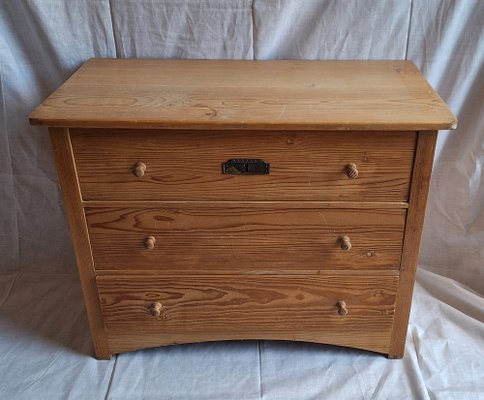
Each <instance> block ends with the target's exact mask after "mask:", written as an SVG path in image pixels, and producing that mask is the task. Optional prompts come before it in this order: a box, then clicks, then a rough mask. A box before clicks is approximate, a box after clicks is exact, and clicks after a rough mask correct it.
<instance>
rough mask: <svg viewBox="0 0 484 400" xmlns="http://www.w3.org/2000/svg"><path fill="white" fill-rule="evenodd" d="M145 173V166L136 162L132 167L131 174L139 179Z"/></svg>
mask: <svg viewBox="0 0 484 400" xmlns="http://www.w3.org/2000/svg"><path fill="white" fill-rule="evenodd" d="M145 172H146V164H145V163H142V162H141V161H138V162H137V163H136V164H135V165H134V167H133V174H135V175H136V176H137V177H138V178H141V177H142V176H143V175H144V174H145Z"/></svg>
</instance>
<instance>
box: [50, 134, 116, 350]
mask: <svg viewBox="0 0 484 400" xmlns="http://www.w3.org/2000/svg"><path fill="white" fill-rule="evenodd" d="M49 133H50V138H51V142H52V147H53V150H54V156H55V160H56V164H57V171H58V174H59V182H60V185H61V188H62V195H63V197H64V209H65V212H66V216H67V220H68V221H69V226H70V231H71V236H72V241H73V244H74V253H75V255H76V260H77V266H78V269H79V275H80V278H81V287H82V292H83V295H84V303H85V305H86V311H87V318H88V321H89V328H90V330H91V337H92V341H93V345H94V352H95V354H96V357H97V358H99V359H106V360H107V359H109V358H111V355H110V350H109V348H108V343H107V338H106V332H105V330H104V323H103V319H102V315H101V308H100V305H99V298H98V295H97V287H96V281H95V276H94V263H93V259H92V254H91V248H90V245H89V235H88V231H87V225H86V219H85V216H84V211H83V209H82V203H81V192H80V188H79V182H78V180H77V176H76V167H75V164H74V159H73V153H72V147H71V142H70V140H69V132H68V130H67V129H59V128H50V129H49Z"/></svg>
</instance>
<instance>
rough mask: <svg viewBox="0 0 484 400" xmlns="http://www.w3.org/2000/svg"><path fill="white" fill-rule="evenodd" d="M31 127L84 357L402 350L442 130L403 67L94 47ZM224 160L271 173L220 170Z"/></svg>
mask: <svg viewBox="0 0 484 400" xmlns="http://www.w3.org/2000/svg"><path fill="white" fill-rule="evenodd" d="M30 121H31V123H33V124H43V125H47V126H49V127H51V128H50V129H49V132H50V135H51V139H52V144H53V147H54V154H55V158H56V163H57V168H58V172H59V180H60V183H61V187H62V191H63V196H64V201H65V208H66V214H67V218H68V220H69V224H70V227H71V233H72V240H73V244H74V249H75V254H76V259H77V263H78V268H79V274H80V278H81V285H82V289H83V293H84V298H85V303H86V310H87V316H88V320H89V326H90V329H91V335H92V338H93V343H94V349H95V353H96V356H97V357H98V358H109V357H110V355H111V354H114V353H118V352H123V351H128V350H135V349H140V348H145V347H153V346H159V345H168V344H175V343H190V342H199V341H210V340H239V339H274V340H304V341H311V342H317V343H327V344H335V345H341V346H349V347H355V348H360V349H366V350H371V351H376V352H381V353H384V354H387V355H388V357H390V358H400V357H402V356H403V354H404V345H405V338H406V333H407V325H408V318H409V313H410V305H411V298H412V290H413V284H414V279H415V271H416V267H417V262H418V250H419V245H420V238H421V233H422V226H423V220H424V213H425V204H426V199H427V193H428V189H429V181H430V175H431V169H432V161H433V153H434V148H435V140H436V133H437V132H436V130H437V129H453V128H455V126H456V120H455V117H454V116H453V115H452V113H451V112H450V111H449V109H448V108H447V106H446V105H445V104H444V103H443V102H442V100H441V99H440V98H439V97H438V95H437V94H436V93H435V92H434V91H433V90H432V88H431V87H430V85H429V84H428V83H427V82H426V81H425V79H424V78H423V77H422V75H421V74H420V73H419V72H418V70H417V69H416V67H415V66H414V65H413V63H411V62H408V61H222V60H219V61H215V60H214V61H198V60H130V59H118V60H110V59H93V60H90V61H88V62H87V63H86V64H84V65H83V66H82V67H81V68H80V69H79V70H78V71H77V72H76V73H75V74H74V75H73V76H72V77H71V78H70V79H69V80H68V81H67V82H66V83H65V84H64V85H63V86H62V87H60V88H59V89H58V90H57V91H56V92H54V93H53V94H52V95H51V96H49V98H48V99H46V100H45V101H44V102H43V103H42V104H41V105H40V106H39V107H38V108H37V109H36V110H35V111H34V112H33V113H32V114H31V115H30ZM52 127H56V128H52ZM234 158H237V159H263V160H265V161H266V162H268V163H269V164H270V173H269V174H268V175H228V174H222V168H221V165H222V163H223V162H225V161H227V160H229V159H234Z"/></svg>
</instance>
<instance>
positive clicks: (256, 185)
mask: <svg viewBox="0 0 484 400" xmlns="http://www.w3.org/2000/svg"><path fill="white" fill-rule="evenodd" d="M415 140H416V133H415V132H367V133H366V134H364V135H363V134H361V133H358V132H345V133H342V132H325V133H324V134H320V133H318V132H262V131H256V132H200V131H138V132H137V133H136V134H135V133H133V132H131V131H129V130H124V131H122V130H118V131H110V130H88V131H86V130H73V134H72V143H73V147H74V152H75V157H76V163H77V168H78V173H79V180H80V182H81V188H82V195H83V199H84V200H117V199H123V200H125V201H127V200H217V201H220V200H231V201H241V200H250V201H252V200H321V201H325V200H328V201H330V200H331V201H343V200H344V201H403V202H405V201H406V200H407V197H408V187H409V182H410V176H411V166H412V162H413V156H414V151H415ZM232 158H260V159H263V160H265V161H267V162H269V163H270V174H269V175H249V176H248V175H224V174H222V171H221V164H222V163H223V162H225V161H227V160H229V159H232ZM139 161H142V162H143V163H144V164H145V165H146V171H145V173H144V175H143V176H142V177H137V176H136V175H135V174H134V173H133V167H134V165H136V163H137V162H139ZM349 163H355V164H356V165H357V166H358V178H356V179H349V178H348V177H347V173H346V166H347V164H349Z"/></svg>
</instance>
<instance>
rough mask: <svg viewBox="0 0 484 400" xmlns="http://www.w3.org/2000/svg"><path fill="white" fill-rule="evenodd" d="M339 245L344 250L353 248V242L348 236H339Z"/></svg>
mask: <svg viewBox="0 0 484 400" xmlns="http://www.w3.org/2000/svg"><path fill="white" fill-rule="evenodd" d="M339 245H340V247H341V250H343V251H350V250H351V242H350V238H349V237H348V236H341V237H340V238H339Z"/></svg>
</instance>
